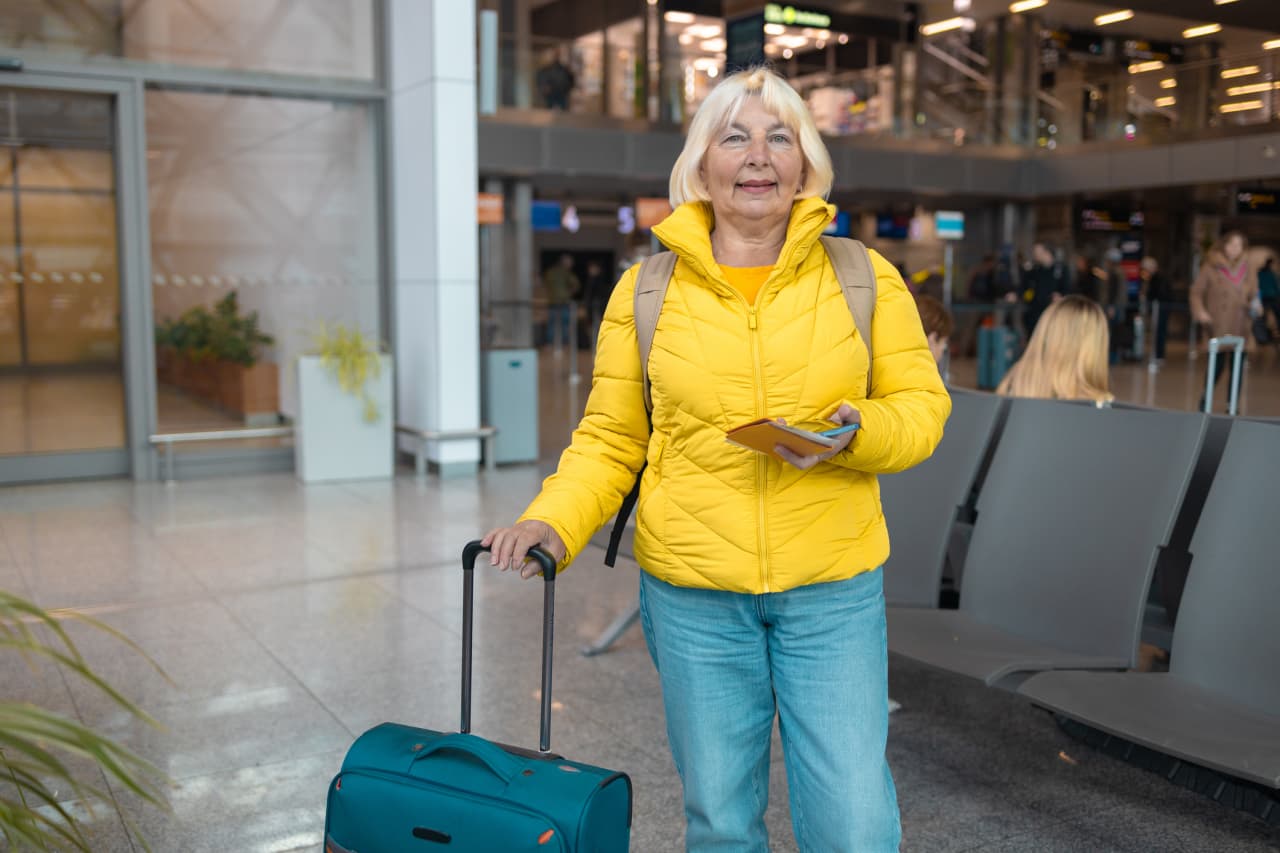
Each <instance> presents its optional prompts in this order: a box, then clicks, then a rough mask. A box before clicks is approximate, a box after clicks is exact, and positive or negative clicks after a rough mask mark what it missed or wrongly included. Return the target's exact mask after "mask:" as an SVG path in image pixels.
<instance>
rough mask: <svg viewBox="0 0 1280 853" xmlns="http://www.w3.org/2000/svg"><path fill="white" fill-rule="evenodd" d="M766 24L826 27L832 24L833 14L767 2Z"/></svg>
mask: <svg viewBox="0 0 1280 853" xmlns="http://www.w3.org/2000/svg"><path fill="white" fill-rule="evenodd" d="M764 21H765V23H766V24H783V25H784V26H788V27H818V28H819V29H824V30H825V29H826V28H827V27H829V26H831V16H830V15H826V14H823V13H822V12H813V11H810V10H808V9H797V8H796V7H795V6H783V5H782V4H781V3H767V4H765V7H764Z"/></svg>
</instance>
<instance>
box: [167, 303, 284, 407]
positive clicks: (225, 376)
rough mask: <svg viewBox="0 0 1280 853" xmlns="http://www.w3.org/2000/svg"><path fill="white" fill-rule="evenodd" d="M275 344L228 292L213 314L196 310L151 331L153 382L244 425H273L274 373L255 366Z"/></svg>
mask: <svg viewBox="0 0 1280 853" xmlns="http://www.w3.org/2000/svg"><path fill="white" fill-rule="evenodd" d="M274 342H275V341H274V339H273V338H272V337H271V336H270V335H268V334H265V333H264V332H263V331H262V330H261V328H260V326H259V323H258V312H257V311H252V312H250V313H249V314H241V312H240V303H239V299H238V297H237V295H236V292H235V291H234V290H233V291H231V292H230V293H228V294H227V295H226V296H224V297H223V298H222V299H220V300H218V302H217V303H215V304H214V306H213V310H212V311H210V310H209V309H208V308H206V307H204V306H203V305H197V306H195V307H193V308H189V309H187V310H186V311H184V312H183V313H182V315H181V316H180V317H178V318H177V319H176V320H165V321H163V322H161V323H160V324H159V325H158V326H157V327H156V367H157V376H158V377H159V380H160V381H161V382H165V383H167V384H170V385H175V386H177V387H178V388H180V389H181V390H183V391H185V392H187V393H189V394H191V395H192V396H195V397H199V398H200V399H202V400H204V401H206V402H208V403H211V404H213V405H215V406H218V407H219V408H222V409H225V410H226V411H228V412H231V413H233V414H236V415H238V416H240V417H243V418H244V419H245V421H246V422H247V423H250V424H252V423H253V422H255V421H274V420H275V418H276V415H277V412H278V410H279V399H280V378H279V370H278V369H277V368H276V365H275V364H273V363H270V362H265V361H261V360H260V357H261V353H262V350H263V349H264V348H265V347H269V346H271V345H272V344H273V343H274Z"/></svg>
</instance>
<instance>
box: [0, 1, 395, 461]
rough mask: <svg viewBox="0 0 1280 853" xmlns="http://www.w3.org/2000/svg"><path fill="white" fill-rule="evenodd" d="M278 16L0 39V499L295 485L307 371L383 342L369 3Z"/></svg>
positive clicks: (238, 11) (126, 24) (11, 33)
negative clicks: (42, 492) (234, 484)
mask: <svg viewBox="0 0 1280 853" xmlns="http://www.w3.org/2000/svg"><path fill="white" fill-rule="evenodd" d="M283 5H284V6H287V7H289V14H288V15H273V14H268V13H267V11H266V10H261V14H259V13H257V12H249V11H246V10H245V9H242V8H240V7H232V6H227V7H226V8H225V9H224V8H223V7H221V6H219V7H217V8H216V9H214V8H212V7H210V9H209V10H207V11H206V13H202V15H200V16H195V15H192V14H190V11H191V10H190V7H189V5H188V4H186V3H183V2H180V0H151V2H148V3H145V4H136V5H135V7H134V8H133V9H132V11H130V12H129V13H128V15H125V13H124V12H122V11H120V9H119V8H118V4H117V8H116V10H115V11H114V12H108V13H105V14H103V15H88V14H85V15H80V14H73V13H71V12H69V11H68V10H67V9H66V8H64V4H60V3H56V2H53V0H39V1H38V2H35V3H34V4H28V11H27V12H25V13H24V14H23V15H20V16H17V17H15V18H10V19H8V20H6V21H4V22H0V62H3V64H4V68H5V70H6V71H7V72H9V73H6V74H4V75H3V76H2V77H0V141H2V142H3V147H0V484H2V483H14V482H26V481H41V480H55V479H66V478H86V477H106V476H132V477H134V478H138V479H148V478H151V477H155V476H158V475H159V474H160V472H161V470H162V468H163V467H164V464H165V463H166V462H167V461H168V460H167V459H166V449H168V450H170V451H172V452H174V453H175V454H176V455H177V463H178V466H177V467H178V469H179V470H182V469H186V470H188V471H193V472H194V471H205V472H208V473H215V472H218V471H228V472H229V471H246V470H274V469H281V468H286V469H287V468H289V467H291V466H292V460H293V453H292V425H293V423H294V421H295V420H296V419H297V416H298V404H297V394H296V390H295V388H294V370H293V365H294V363H295V362H296V359H297V357H298V356H299V355H300V354H302V353H303V352H305V351H307V350H308V349H309V348H310V347H312V346H313V343H312V341H313V338H314V336H315V334H316V333H317V332H318V331H319V329H320V328H321V326H322V325H324V324H332V323H340V324H343V325H346V326H348V327H353V328H359V329H360V330H362V331H363V332H364V333H365V334H367V335H369V336H371V337H373V338H374V339H381V340H385V338H386V335H385V330H386V325H387V324H386V321H385V315H386V311H387V306H386V302H387V300H386V295H385V294H386V291H387V288H386V286H385V284H384V283H383V277H384V266H385V265H384V262H383V254H384V248H383V237H382V234H383V231H384V229H383V227H382V222H383V220H384V210H385V204H384V190H383V174H382V173H383V164H382V158H381V152H382V150H383V143H382V135H383V125H382V115H383V112H384V97H385V96H384V95H383V93H382V91H381V88H380V84H379V83H378V77H379V73H380V72H379V69H378V63H377V62H376V61H375V58H376V56H377V50H376V45H377V42H378V39H379V37H380V36H379V30H380V15H381V12H380V4H378V3H376V2H375V0H344V2H340V3H336V4H334V3H330V4H327V5H326V7H325V9H323V10H322V9H321V8H320V7H317V6H315V5H313V4H310V3H307V2H289V3H285V4H283ZM248 373H253V374H255V376H260V377H263V379H264V381H263V383H262V385H263V387H261V388H257V387H256V386H255V388H254V389H250V390H249V391H245V388H246V387H248V385H249V383H250V382H251V381H254V380H252V378H251V377H250V378H246V376H247V374H248ZM264 428H265V429H264ZM253 430H258V433H256V434H255V433H254V432H252V431H253ZM264 433H266V434H264ZM193 435H194V436H204V438H201V439H199V440H190V441H186V442H185V443H171V442H172V437H174V436H181V437H185V438H187V439H190V438H191V437H192V436H193ZM174 448H178V449H176V450H175V449H174Z"/></svg>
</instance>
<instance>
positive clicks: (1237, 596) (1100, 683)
mask: <svg viewBox="0 0 1280 853" xmlns="http://www.w3.org/2000/svg"><path fill="white" fill-rule="evenodd" d="M1277 449H1280V425H1270V424H1262V423H1250V422H1246V421H1237V422H1236V423H1235V424H1234V425H1233V426H1232V428H1231V435H1230V436H1229V438H1228V439H1227V447H1226V451H1225V453H1224V455H1223V457H1222V462H1221V464H1220V465H1219V466H1218V472H1217V476H1216V477H1215V478H1214V481H1213V486H1212V487H1211V488H1210V491H1209V497H1208V499H1207V500H1206V502H1205V506H1204V510H1203V511H1202V512H1201V514H1200V520H1199V523H1198V524H1197V526H1196V531H1195V535H1194V536H1193V537H1192V540H1191V553H1192V555H1193V557H1192V564H1191V573H1190V575H1189V577H1188V580H1187V587H1186V590H1185V592H1184V593H1183V597H1182V607H1181V609H1180V611H1179V613H1178V622H1177V625H1176V626H1175V628H1174V632H1173V649H1172V652H1171V654H1170V664H1169V671H1168V672H1167V673H1145V672H1122V673H1116V672H1113V673H1103V672H1046V673H1042V674H1039V675H1036V676H1034V677H1032V678H1030V679H1028V680H1027V681H1026V682H1024V683H1023V684H1022V685H1021V686H1020V688H1019V690H1018V692H1019V693H1021V694H1022V695H1024V696H1027V697H1028V698H1030V699H1031V700H1032V701H1033V702H1035V703H1036V704H1037V705H1041V706H1043V707H1045V708H1049V709H1050V710H1053V711H1056V712H1058V713H1060V714H1062V715H1064V716H1067V717H1071V718H1072V719H1075V720H1078V721H1080V722H1082V723H1085V724H1087V725H1090V726H1093V727H1094V728H1097V729H1101V730H1102V731H1104V732H1107V733H1108V734H1112V735H1115V736H1117V737H1121V738H1124V739H1125V740H1129V741H1133V742H1136V743H1138V744H1141V745H1143V746H1146V747H1149V748H1150V749H1154V750H1156V751H1158V752H1163V753H1165V754H1166V755H1172V756H1174V757H1175V758H1179V759H1182V760H1184V761H1190V762H1192V763H1194V764H1198V765H1201V766H1203V767H1209V768H1211V769H1213V770H1218V771H1220V772H1223V773H1226V774H1228V775H1231V776H1235V777H1238V778H1241V779H1246V780H1248V781H1251V782H1256V783H1259V784H1261V785H1264V786H1267V787H1270V788H1276V789H1280V628H1278V627H1277V624H1276V615H1277V603H1278V602H1280V564H1278V563H1277V560H1276V536H1275V530H1276V513H1275V501H1274V497H1275V491H1274V489H1275V484H1276V483H1277V482H1280V454H1277V452H1276V451H1277Z"/></svg>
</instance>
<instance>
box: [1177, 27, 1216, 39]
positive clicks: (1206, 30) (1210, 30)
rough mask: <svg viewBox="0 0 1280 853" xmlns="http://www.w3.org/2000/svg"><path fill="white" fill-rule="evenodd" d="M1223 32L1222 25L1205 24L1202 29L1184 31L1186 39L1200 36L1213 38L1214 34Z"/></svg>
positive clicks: (1193, 28) (1183, 34)
mask: <svg viewBox="0 0 1280 853" xmlns="http://www.w3.org/2000/svg"><path fill="white" fill-rule="evenodd" d="M1220 32H1222V24H1205V25H1204V26H1200V27H1191V28H1189V29H1185V30H1183V31H1182V37H1183V38H1184V39H1193V38H1198V37H1200V36H1211V35H1213V34H1214V33H1220Z"/></svg>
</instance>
